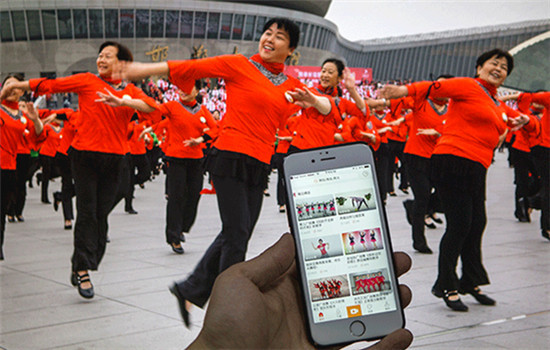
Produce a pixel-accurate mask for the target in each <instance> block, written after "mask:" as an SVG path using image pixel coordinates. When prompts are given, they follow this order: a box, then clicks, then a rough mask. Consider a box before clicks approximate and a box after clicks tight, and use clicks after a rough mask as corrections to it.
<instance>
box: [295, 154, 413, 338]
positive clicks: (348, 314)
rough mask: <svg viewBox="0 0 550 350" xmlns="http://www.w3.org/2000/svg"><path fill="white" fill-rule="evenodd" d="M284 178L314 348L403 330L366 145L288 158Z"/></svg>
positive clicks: (371, 159) (384, 225)
mask: <svg viewBox="0 0 550 350" xmlns="http://www.w3.org/2000/svg"><path fill="white" fill-rule="evenodd" d="M284 179H285V186H286V195H287V205H288V208H287V213H288V218H289V223H290V228H291V231H292V234H293V235H294V238H295V241H296V260H297V266H298V268H299V272H300V279H301V286H302V291H303V298H304V304H305V308H306V315H307V321H308V325H309V334H310V337H311V340H312V341H313V343H314V344H316V345H318V346H328V345H336V344H343V343H350V342H355V341H359V340H374V339H378V338H381V337H383V336H385V335H387V334H389V333H391V332H393V331H394V330H396V329H399V328H402V327H404V326H405V316H404V314H403V308H402V306H401V301H400V298H399V287H398V281H397V276H396V274H395V269H394V264H393V251H392V247H391V242H390V235H389V231H388V224H387V221H386V213H385V210H384V205H383V203H382V200H381V198H380V193H379V191H378V181H377V179H376V170H375V165H374V156H373V154H372V152H371V150H370V148H369V147H368V146H367V145H366V144H363V143H352V144H345V145H341V146H331V147H324V148H317V149H312V150H307V151H304V152H299V153H294V154H290V155H288V156H287V157H286V158H285V160H284Z"/></svg>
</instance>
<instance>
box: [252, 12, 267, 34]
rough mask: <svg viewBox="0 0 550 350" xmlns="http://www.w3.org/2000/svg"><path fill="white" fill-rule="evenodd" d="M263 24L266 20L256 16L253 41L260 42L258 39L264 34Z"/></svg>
mask: <svg viewBox="0 0 550 350" xmlns="http://www.w3.org/2000/svg"><path fill="white" fill-rule="evenodd" d="M265 22H267V18H265V17H264V16H258V20H257V21H256V31H255V32H254V40H260V37H261V36H262V34H263V33H264V32H263V30H264V25H265Z"/></svg>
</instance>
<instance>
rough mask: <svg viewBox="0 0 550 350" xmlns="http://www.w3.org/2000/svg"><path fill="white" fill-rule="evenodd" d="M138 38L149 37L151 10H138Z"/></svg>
mask: <svg viewBox="0 0 550 350" xmlns="http://www.w3.org/2000/svg"><path fill="white" fill-rule="evenodd" d="M136 37H137V38H147V37H149V10H136Z"/></svg>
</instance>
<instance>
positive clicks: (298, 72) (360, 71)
mask: <svg viewBox="0 0 550 350" xmlns="http://www.w3.org/2000/svg"><path fill="white" fill-rule="evenodd" d="M350 70H351V72H352V73H355V81H356V82H357V83H360V82H367V83H370V82H371V80H372V68H351V67H350ZM285 74H287V75H290V76H291V77H294V78H298V79H300V80H304V79H307V80H312V81H314V82H317V81H319V77H320V75H321V67H317V66H287V67H286V68H285Z"/></svg>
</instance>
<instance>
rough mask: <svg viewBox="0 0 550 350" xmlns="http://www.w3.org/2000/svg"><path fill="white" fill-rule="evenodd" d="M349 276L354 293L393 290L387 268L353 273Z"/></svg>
mask: <svg viewBox="0 0 550 350" xmlns="http://www.w3.org/2000/svg"><path fill="white" fill-rule="evenodd" d="M349 277H350V281H351V283H352V290H351V292H352V293H353V295H359V294H367V293H374V292H382V291H388V290H391V283H390V281H389V278H388V270H387V269H382V270H379V271H374V272H365V273H358V274H351V275H350V276H349Z"/></svg>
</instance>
